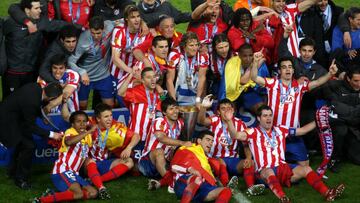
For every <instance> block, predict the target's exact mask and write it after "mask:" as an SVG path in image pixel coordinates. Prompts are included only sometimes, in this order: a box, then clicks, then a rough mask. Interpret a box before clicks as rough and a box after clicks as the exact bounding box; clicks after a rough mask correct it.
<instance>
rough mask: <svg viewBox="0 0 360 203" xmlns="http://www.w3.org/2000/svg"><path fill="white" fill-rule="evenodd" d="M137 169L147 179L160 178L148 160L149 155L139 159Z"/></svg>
mask: <svg viewBox="0 0 360 203" xmlns="http://www.w3.org/2000/svg"><path fill="white" fill-rule="evenodd" d="M138 167H139V171H140V172H141V173H142V174H143V175H144V176H146V177H148V178H156V177H159V176H160V174H159V172H158V171H157V169H156V167H155V165H154V164H153V163H152V162H151V160H150V153H148V154H147V155H146V156H144V157H141V158H140V160H139V164H138Z"/></svg>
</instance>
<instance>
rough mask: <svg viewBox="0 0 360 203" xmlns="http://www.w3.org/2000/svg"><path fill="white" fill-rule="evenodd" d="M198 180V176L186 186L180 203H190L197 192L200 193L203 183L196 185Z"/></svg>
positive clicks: (192, 178) (191, 179)
mask: <svg viewBox="0 0 360 203" xmlns="http://www.w3.org/2000/svg"><path fill="white" fill-rule="evenodd" d="M196 178H197V177H196V176H193V177H191V178H190V180H189V184H188V185H187V186H186V188H185V190H184V192H183V195H182V197H181V201H180V203H188V202H189V203H190V202H191V200H192V198H193V197H194V196H195V194H196V192H197V191H198V189H199V188H200V185H201V183H202V182H200V183H196V182H195V179H196Z"/></svg>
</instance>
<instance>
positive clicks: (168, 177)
mask: <svg viewBox="0 0 360 203" xmlns="http://www.w3.org/2000/svg"><path fill="white" fill-rule="evenodd" d="M172 181H173V173H172V172H171V171H166V173H165V174H164V176H163V177H162V178H161V179H160V181H159V182H160V186H168V185H171V184H172Z"/></svg>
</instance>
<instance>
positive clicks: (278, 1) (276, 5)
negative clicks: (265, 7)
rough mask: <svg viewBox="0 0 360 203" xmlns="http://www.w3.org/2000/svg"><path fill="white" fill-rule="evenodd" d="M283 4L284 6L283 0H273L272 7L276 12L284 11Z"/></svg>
mask: <svg viewBox="0 0 360 203" xmlns="http://www.w3.org/2000/svg"><path fill="white" fill-rule="evenodd" d="M285 6H286V3H285V0H273V3H272V8H273V9H274V11H275V12H276V13H282V12H284V9H285Z"/></svg>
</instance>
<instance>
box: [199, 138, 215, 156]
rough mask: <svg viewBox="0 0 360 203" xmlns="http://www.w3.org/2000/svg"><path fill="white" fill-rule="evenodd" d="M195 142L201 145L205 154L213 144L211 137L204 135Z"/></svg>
mask: <svg viewBox="0 0 360 203" xmlns="http://www.w3.org/2000/svg"><path fill="white" fill-rule="evenodd" d="M196 142H197V144H199V145H201V147H202V148H203V149H204V151H205V153H209V152H210V150H211V147H212V145H213V142H214V137H213V136H211V135H204V137H203V138H202V139H200V138H198V139H197V140H196Z"/></svg>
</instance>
